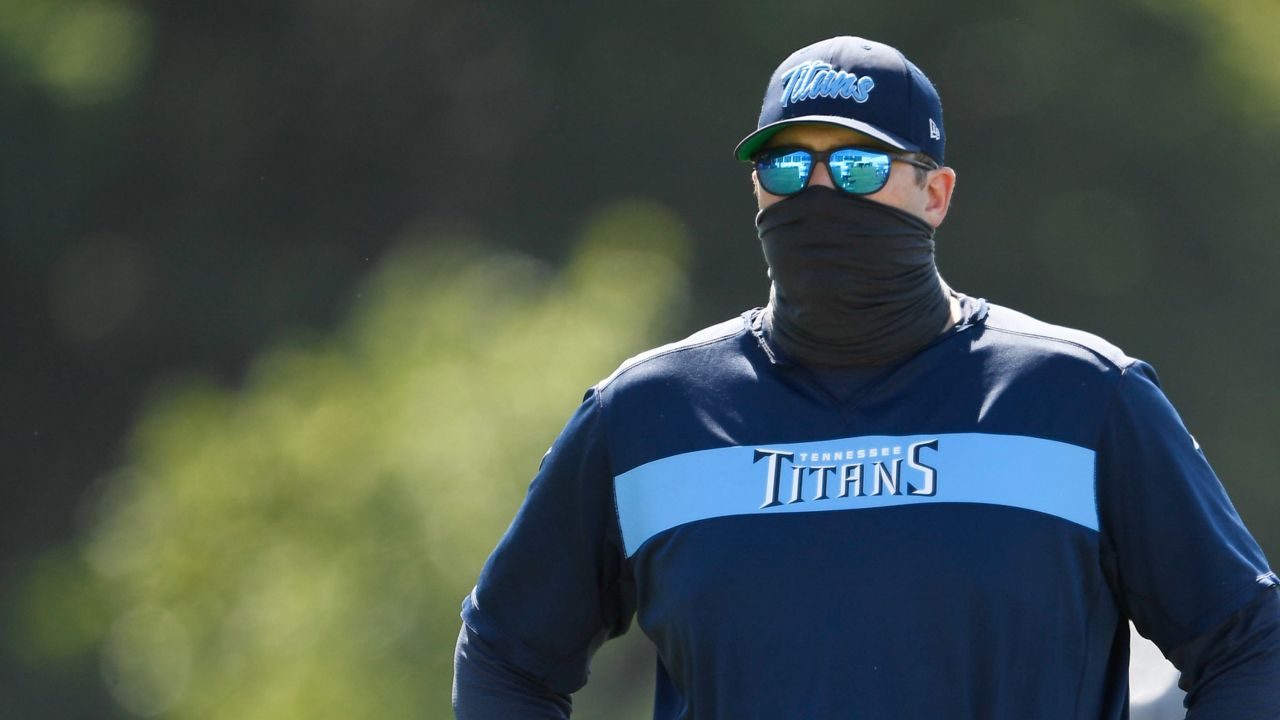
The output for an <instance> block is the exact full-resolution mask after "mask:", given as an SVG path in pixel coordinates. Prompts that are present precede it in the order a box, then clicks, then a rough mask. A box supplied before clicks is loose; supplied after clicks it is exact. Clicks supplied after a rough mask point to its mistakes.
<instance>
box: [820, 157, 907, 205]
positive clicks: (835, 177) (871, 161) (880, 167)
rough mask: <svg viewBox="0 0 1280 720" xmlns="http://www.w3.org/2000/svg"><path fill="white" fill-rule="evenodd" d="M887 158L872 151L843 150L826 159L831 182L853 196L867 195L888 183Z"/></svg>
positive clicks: (890, 161) (890, 162)
mask: <svg viewBox="0 0 1280 720" xmlns="http://www.w3.org/2000/svg"><path fill="white" fill-rule="evenodd" d="M891 164H892V160H890V158H889V156H888V155H886V154H884V153H881V152H875V151H872V150H862V149H859V148H844V149H843V150H836V151H835V152H833V153H831V155H830V156H829V157H828V158H827V169H828V170H830V171H831V182H832V183H834V184H835V185H836V186H837V187H839V188H840V189H841V190H844V191H845V192H848V193H853V194H854V195H868V194H870V193H873V192H875V191H877V190H879V189H880V188H882V187H884V184H885V183H887V182H889V166H890V165H891Z"/></svg>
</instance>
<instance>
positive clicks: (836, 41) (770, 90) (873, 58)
mask: <svg viewBox="0 0 1280 720" xmlns="http://www.w3.org/2000/svg"><path fill="white" fill-rule="evenodd" d="M804 122H817V123H825V124H828V125H839V126H841V127H847V128H850V129H852V130H857V131H859V132H862V133H865V134H867V135H870V136H871V137H874V138H876V139H877V140H880V141H881V142H884V143H886V144H888V145H890V146H891V147H895V148H898V149H900V150H906V151H908V152H921V153H924V154H926V155H928V156H929V157H931V158H933V159H934V160H935V161H937V163H938V164H939V165H941V164H943V160H944V151H945V144H946V135H945V133H944V132H943V130H942V127H943V126H942V102H941V101H940V100H939V99H938V91H937V90H936V89H935V88H934V86H933V83H932V82H930V80H929V78H928V77H926V76H925V74H924V73H923V72H922V71H921V70H920V68H918V67H916V66H915V65H914V64H913V63H912V62H911V61H910V60H908V59H907V58H906V56H904V55H903V54H902V53H901V52H899V51H898V50H897V49H895V48H893V47H890V46H888V45H885V44H884V43H879V42H875V41H874V40H866V39H864V38H858V37H850V36H843V37H834V38H829V39H827V40H823V41H821V42H817V43H814V44H813V45H809V46H808V47H804V48H801V49H800V50H797V51H796V52H794V53H792V54H791V56H790V57H788V58H787V59H786V60H784V61H783V62H782V63H781V64H780V65H778V68H777V69H776V70H774V73H773V76H772V78H770V81H769V86H768V87H767V88H766V90H765V96H764V103H763V104H762V106H761V108H760V120H759V122H758V123H757V124H756V130H755V132H753V133H751V134H750V135H748V136H747V137H746V138H744V139H743V140H742V142H740V143H739V144H738V147H737V149H736V151H735V155H737V157H738V159H739V160H744V161H745V160H749V159H750V158H751V156H752V155H754V154H755V153H756V151H757V150H759V149H760V148H761V147H763V146H764V144H765V143H766V142H768V140H769V138H770V137H772V136H773V134H774V133H776V132H778V131H779V130H781V129H782V128H784V127H786V126H788V125H794V124H796V123H804Z"/></svg>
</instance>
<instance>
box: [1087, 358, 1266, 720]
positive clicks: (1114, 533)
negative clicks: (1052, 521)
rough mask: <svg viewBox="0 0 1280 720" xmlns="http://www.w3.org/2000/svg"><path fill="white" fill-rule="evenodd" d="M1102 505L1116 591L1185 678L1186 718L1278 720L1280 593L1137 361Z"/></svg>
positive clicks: (1124, 393)
mask: <svg viewBox="0 0 1280 720" xmlns="http://www.w3.org/2000/svg"><path fill="white" fill-rule="evenodd" d="M1098 506H1099V511H1100V515H1101V520H1102V529H1103V552H1104V553H1105V554H1107V555H1108V556H1109V557H1110V561H1109V562H1108V581H1109V582H1110V584H1111V587H1112V592H1113V594H1114V595H1115V597H1116V600H1117V602H1118V603H1119V604H1120V606H1121V608H1122V610H1123V611H1124V612H1125V614H1127V615H1128V616H1129V617H1130V618H1132V619H1133V621H1134V625H1136V626H1137V628H1138V631H1139V632H1140V633H1142V635H1143V636H1145V637H1148V638H1150V639H1151V640H1152V641H1153V642H1155V644H1156V645H1157V646H1159V647H1160V649H1161V651H1162V652H1164V654H1165V656H1166V657H1168V658H1169V659H1170V660H1172V661H1173V663H1174V665H1175V666H1177V667H1178V669H1179V670H1180V671H1181V672H1182V681H1181V682H1180V685H1181V687H1182V688H1183V689H1184V690H1186V691H1187V693H1188V694H1187V706H1188V708H1189V709H1190V714H1189V715H1188V717H1189V718H1192V719H1194V720H1210V719H1211V718H1212V719H1216V718H1221V719H1222V720H1228V719H1230V720H1241V719H1243V718H1252V717H1257V718H1277V717H1280V600H1277V588H1276V586H1277V585H1278V584H1280V582H1278V581H1277V579H1276V576H1275V575H1274V574H1273V573H1272V572H1271V570H1270V568H1269V567H1268V565H1267V561H1266V558H1265V557H1264V556H1263V554H1262V550H1261V549H1260V548H1259V547H1258V545H1257V543H1256V542H1255V541H1254V539H1253V537H1252V536H1250V534H1249V532H1248V530H1246V529H1245V527H1244V524H1243V523H1242V522H1241V520H1240V517H1239V515H1238V514H1237V513H1236V511H1235V508H1234V507H1232V505H1231V501H1230V500H1229V499H1228V498H1227V494H1226V491H1225V490H1224V489H1223V487H1222V484H1221V483H1220V482H1219V481H1218V478H1217V476H1216V475H1215V474H1214V472H1213V470H1212V468H1210V466H1209V463H1208V461H1207V460H1206V459H1205V456H1204V453H1203V452H1202V451H1201V449H1200V447H1199V445H1198V443H1196V441H1195V439H1194V438H1192V437H1191V435H1190V434H1189V433H1188V432H1187V430H1186V428H1185V427H1184V426H1183V424H1182V421H1181V419H1180V418H1179V417H1178V415H1177V413H1176V411H1174V409H1173V407H1172V406H1171V405H1170V404H1169V401H1168V400H1167V399H1166V398H1165V396H1164V394H1163V393H1162V392H1161V391H1160V389H1159V387H1158V385H1157V384H1156V379H1155V372H1154V371H1153V370H1151V368H1150V367H1149V366H1147V365H1146V364H1145V363H1142V362H1135V363H1134V364H1133V365H1131V366H1130V367H1129V368H1128V369H1126V370H1125V372H1124V376H1123V377H1122V379H1121V380H1120V384H1119V386H1118V388H1117V393H1116V396H1115V399H1114V401H1113V404H1112V407H1111V409H1110V412H1109V414H1108V418H1107V421H1106V424H1105V427H1104V428H1103V434H1102V438H1101V441H1100V443H1099V455H1098Z"/></svg>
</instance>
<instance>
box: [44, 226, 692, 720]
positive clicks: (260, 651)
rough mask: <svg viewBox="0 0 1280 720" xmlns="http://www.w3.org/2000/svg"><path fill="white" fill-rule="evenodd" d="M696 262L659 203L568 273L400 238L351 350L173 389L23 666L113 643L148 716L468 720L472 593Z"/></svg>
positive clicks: (105, 496) (115, 678)
mask: <svg viewBox="0 0 1280 720" xmlns="http://www.w3.org/2000/svg"><path fill="white" fill-rule="evenodd" d="M411 234H413V233H411ZM685 245H686V241H685V238H684V231H683V230H682V228H681V224H680V222H679V221H678V220H677V219H676V218H675V217H674V216H673V215H672V214H671V213H670V212H669V211H667V210H665V209H664V208H662V207H660V206H657V205H654V204H651V203H644V202H622V203H618V204H614V205H611V206H609V207H606V208H604V209H602V210H600V211H599V212H597V213H595V214H594V216H593V217H592V219H591V220H590V221H589V222H588V224H587V227H586V228H585V230H584V236H583V238H582V240H581V242H580V244H579V245H578V246H577V249H576V250H575V252H574V254H573V256H572V257H571V258H570V259H569V260H568V262H567V264H566V266H565V267H564V269H562V270H556V269H553V268H550V267H548V266H546V265H544V264H542V263H539V262H537V261H534V260H531V259H530V258H528V257H523V256H520V255H516V254H512V253H510V252H500V251H494V250H493V249H492V248H489V249H486V248H484V247H483V246H481V245H479V244H477V243H474V242H465V241H462V240H460V239H448V238H445V239H443V241H442V239H439V238H435V239H431V240H424V239H422V238H412V239H409V240H404V241H402V244H401V245H400V246H399V248H398V249H397V250H395V251H393V252H391V253H390V254H389V255H388V256H387V257H386V258H385V259H384V260H383V262H382V264H381V268H380V269H379V270H378V271H377V272H376V273H374V276H373V277H372V279H371V280H370V281H369V283H368V286H367V289H366V290H365V291H364V292H363V293H362V299H361V301H360V304H359V306H358V307H356V308H355V309H354V311H353V312H352V314H351V316H350V317H349V318H348V320H347V321H346V322H345V323H343V324H342V326H341V328H340V329H339V330H338V331H337V332H335V333H334V334H333V335H328V336H324V335H322V336H317V337H309V338H303V339H294V340H292V341H288V342H283V343H280V344H277V346H276V347H274V348H272V349H270V350H268V351H267V352H265V353H264V354H263V355H262V357H261V358H260V359H259V360H258V361H257V362H256V363H255V364H254V367H253V371H252V373H251V375H250V377H249V378H248V380H247V381H246V382H245V384H244V386H243V387H242V388H227V387H222V386H219V385H217V384H214V383H211V382H208V381H206V380H201V379H199V378H191V377H188V378H185V379H180V380H173V381H170V382H168V383H167V384H165V385H164V386H162V387H161V388H160V389H158V390H157V391H156V392H155V393H154V396H153V400H152V402H151V403H149V405H148V407H147V410H146V411H145V412H144V413H143V415H142V418H141V420H140V422H139V423H138V425H137V427H136V428H135V429H134V431H133V433H132V435H131V438H130V441H129V448H130V449H129V452H128V462H127V463H126V465H125V466H124V467H122V468H120V469H119V470H118V471H116V472H114V473H113V474H112V475H111V476H109V477H108V478H106V480H105V482H104V484H103V486H102V487H101V493H100V494H99V495H98V496H97V499H96V500H95V501H94V502H93V503H92V508H91V509H90V514H91V516H92V521H91V527H92V530H91V531H89V533H88V536H87V537H86V539H85V541H84V543H83V547H82V548H81V549H82V552H81V553H74V552H67V551H59V552H57V553H54V554H51V555H50V556H48V557H46V558H45V559H44V560H42V561H41V563H39V564H38V565H37V567H36V568H35V569H34V572H33V575H32V576H31V578H30V580H29V582H28V583H27V584H26V586H25V588H24V593H25V595H26V597H25V598H24V601H23V605H24V616H25V617H24V619H25V621H26V622H25V623H24V625H25V626H26V627H27V629H28V633H29V634H28V636H27V637H26V638H24V641H25V642H24V643H23V644H24V646H25V647H26V653H27V659H28V661H31V662H40V661H49V660H56V659H58V658H66V657H68V656H74V655H75V654H77V653H92V652H94V650H95V648H98V647H100V648H101V658H102V672H103V676H104V679H105V682H106V684H107V686H108V688H109V689H110V691H111V694H112V695H113V696H114V698H115V699H116V700H117V701H118V702H119V703H120V704H121V705H122V706H123V707H124V708H125V709H127V710H128V711H130V712H131V713H133V714H136V715H141V716H160V717H166V718H203V719H208V720H212V719H216V718H226V719H228V720H231V719H234V720H254V719H255V718H261V719H263V720H266V719H272V720H283V719H288V718H299V719H301V718H307V719H309V720H315V719H319V718H335V719H337V718H344V719H345V718H353V717H370V718H373V717H376V718H383V719H386V720H391V719H393V718H420V717H441V718H443V717H447V716H449V715H450V711H449V695H450V693H449V689H450V686H449V683H450V678H451V667H452V654H451V652H450V648H451V646H452V643H453V640H454V638H455V637H456V634H457V631H458V627H459V620H458V606H459V603H460V601H461V599H462V597H463V596H464V595H465V594H466V592H468V591H469V590H470V587H471V584H472V583H474V581H475V578H476V575H477V573H478V572H479V569H480V566H481V564H482V563H483V561H484V558H485V557H486V556H487V554H488V552H489V550H490V549H491V548H492V547H493V545H494V543H495V540H496V538H497V536H498V535H499V534H500V533H501V530H502V528H503V527H505V525H506V523H507V522H509V520H510V518H511V516H512V515H513V514H514V511H515V509H516V507H517V506H518V504H519V502H520V501H521V499H522V496H523V489H524V486H525V484H526V483H527V482H528V481H529V479H530V478H531V477H532V473H533V471H534V470H535V468H536V464H537V460H538V458H539V457H541V455H542V453H543V452H544V451H545V450H546V447H547V446H548V444H549V443H550V442H551V440H552V438H553V433H554V432H555V430H556V428H558V427H559V425H560V424H561V423H563V421H564V419H565V418H566V417H567V416H568V415H569V413H570V412H571V411H572V408H573V407H574V405H575V404H576V402H575V401H576V398H578V397H580V396H581V393H582V392H583V391H584V390H585V385H586V384H587V383H586V382H585V381H584V379H586V378H593V377H595V378H599V377H603V376H604V375H606V374H607V373H608V372H609V371H610V370H611V369H612V368H613V367H614V366H616V365H617V364H618V363H619V362H620V361H621V360H622V359H624V358H625V357H626V355H627V354H628V353H630V352H633V351H634V350H635V349H636V348H639V347H643V346H645V345H646V343H650V342H652V341H653V338H654V335H655V332H656V331H657V330H660V329H664V328H669V327H670V313H672V312H673V311H674V310H675V308H676V306H677V305H678V304H679V303H678V301H679V299H680V298H681V296H682V293H683V279H682V277H683V270H682V267H683V263H684V262H685V261H684V257H683V256H684V253H685ZM623 280H625V282H623ZM615 710H617V708H616V707H615ZM424 713H425V714H424ZM614 716H615V717H620V716H622V715H621V713H620V711H619V714H618V715H614Z"/></svg>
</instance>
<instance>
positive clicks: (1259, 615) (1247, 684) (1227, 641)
mask: <svg viewBox="0 0 1280 720" xmlns="http://www.w3.org/2000/svg"><path fill="white" fill-rule="evenodd" d="M1170 659H1171V660H1172V661H1173V664H1174V665H1176V666H1177V667H1179V668H1181V670H1182V680H1181V681H1179V683H1178V685H1179V687H1181V688H1182V689H1183V690H1187V691H1188V696H1187V706H1188V707H1190V708H1191V713H1190V714H1189V715H1187V718H1188V720H1210V719H1211V718H1233V719H1234V720H1253V719H1256V720H1264V719H1265V720H1272V719H1274V718H1280V589H1277V588H1275V587H1272V588H1271V589H1270V590H1267V591H1264V592H1263V593H1262V595H1261V596H1259V597H1258V598H1257V599H1256V600H1254V601H1253V602H1252V603H1250V604H1248V605H1246V606H1245V607H1244V608H1243V609H1241V610H1239V611H1237V612H1235V613H1233V614H1232V615H1231V617H1230V618H1228V619H1227V620H1226V622H1224V623H1222V624H1221V625H1219V626H1218V627H1216V628H1214V629H1213V630H1211V631H1209V632H1207V633H1205V634H1203V635H1201V636H1200V637H1198V638H1196V639H1195V640H1193V641H1191V642H1189V643H1187V644H1186V645H1184V646H1182V647H1180V648H1178V649H1177V650H1174V651H1173V653H1172V654H1171V657H1170Z"/></svg>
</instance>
